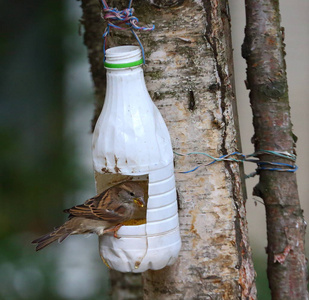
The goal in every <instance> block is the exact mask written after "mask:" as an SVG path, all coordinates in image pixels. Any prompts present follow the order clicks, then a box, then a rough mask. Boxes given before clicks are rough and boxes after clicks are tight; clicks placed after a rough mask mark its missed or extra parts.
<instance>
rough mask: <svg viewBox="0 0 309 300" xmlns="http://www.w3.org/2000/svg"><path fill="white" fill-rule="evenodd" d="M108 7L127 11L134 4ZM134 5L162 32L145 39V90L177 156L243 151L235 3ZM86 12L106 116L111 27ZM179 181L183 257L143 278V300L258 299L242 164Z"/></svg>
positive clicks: (178, 163)
mask: <svg viewBox="0 0 309 300" xmlns="http://www.w3.org/2000/svg"><path fill="white" fill-rule="evenodd" d="M108 5H109V6H111V7H117V8H118V9H123V8H125V7H126V6H127V5H128V3H127V1H108ZM133 7H134V8H135V15H136V16H137V17H138V18H139V19H140V21H142V22H143V23H145V24H153V23H154V24H155V26H156V29H155V31H153V32H151V33H142V34H139V36H140V37H141V40H142V43H143V45H144V47H145V53H146V66H145V77H146V83H147V87H148V90H149V92H150V95H151V96H152V99H153V100H154V102H155V104H156V105H157V107H158V108H159V109H160V111H161V113H162V115H163V118H164V119H165V122H166V124H167V126H168V128H169V131H170V134H171V139H172V144H173V148H174V150H175V151H176V152H181V153H188V152H192V151H199V152H205V153H208V154H210V155H212V156H215V157H218V156H221V155H224V154H228V153H232V152H234V151H237V150H240V148H239V143H240V140H239V137H238V131H237V126H238V124H237V112H236V103H235V93H234V92H235V91H234V83H233V66H232V46H231V36H230V21H229V18H230V16H229V8H228V2H227V1H226V0H212V1H209V0H204V1H199V0H185V1H183V0H153V1H152V3H148V2H146V1H145V0H135V1H134V2H133ZM82 8H83V20H82V23H83V24H84V26H85V35H84V37H85V44H86V45H87V47H88V53H89V60H90V64H91V71H92V76H93V80H94V83H95V90H96V96H97V101H98V105H97V107H98V111H99V110H100V107H101V105H102V103H103V99H104V93H105V90H104V87H105V79H104V71H103V63H102V61H103V54H102V41H101V35H102V33H103V31H104V27H105V24H104V22H103V21H102V20H101V19H100V10H99V6H98V2H97V1H96V0H82ZM129 37H130V35H129V34H126V33H123V32H121V33H118V32H117V33H115V34H113V38H112V41H113V42H116V44H118V45H120V44H127V43H132V42H134V40H132V38H131V40H130V39H129ZM94 119H96V117H95V118H94ZM206 161H207V162H208V161H209V160H207V159H205V156H198V155H196V156H186V157H175V170H176V172H177V171H180V170H190V169H192V168H194V167H196V166H197V165H202V164H203V163H205V162H206ZM176 180H177V190H178V196H179V197H178V198H179V199H178V200H179V214H180V229H181V235H182V243H183V244H182V250H181V253H180V256H179V259H178V261H177V262H176V263H175V265H173V266H171V267H167V268H165V269H163V270H160V271H148V272H145V273H144V274H143V285H144V299H151V300H154V299H164V300H168V299H229V300H230V299H255V298H256V289H255V282H254V269H253V264H252V260H251V252H250V247H249V241H248V234H247V222H246V212H245V202H244V191H243V188H242V187H243V184H242V181H241V169H240V166H239V165H238V163H235V162H218V163H216V164H213V165H211V166H209V167H207V168H206V167H203V166H201V167H200V168H199V169H198V170H196V171H195V172H192V173H188V174H180V173H176ZM126 276H127V275H126ZM137 297H139V296H137Z"/></svg>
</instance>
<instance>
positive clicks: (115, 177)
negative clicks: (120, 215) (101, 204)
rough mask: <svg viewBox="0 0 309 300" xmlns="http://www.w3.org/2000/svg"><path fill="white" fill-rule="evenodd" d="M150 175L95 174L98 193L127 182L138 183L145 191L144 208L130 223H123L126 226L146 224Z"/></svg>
mask: <svg viewBox="0 0 309 300" xmlns="http://www.w3.org/2000/svg"><path fill="white" fill-rule="evenodd" d="M148 177H149V176H148V175H139V176H131V175H122V174H102V173H98V172H95V180H96V183H97V191H98V193H101V192H103V191H104V190H106V189H108V188H110V187H112V186H115V185H117V184H120V183H123V182H126V181H136V182H138V183H139V185H140V186H141V187H142V188H143V190H144V201H145V205H144V207H142V208H140V209H139V210H138V212H137V213H136V214H135V215H134V216H133V218H132V219H131V220H129V221H126V222H123V223H122V224H123V225H124V226H138V225H142V224H146V215H147V204H148V197H149V196H148V184H149V178H148Z"/></svg>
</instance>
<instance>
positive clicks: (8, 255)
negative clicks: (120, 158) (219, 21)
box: [0, 0, 309, 300]
mask: <svg viewBox="0 0 309 300" xmlns="http://www.w3.org/2000/svg"><path fill="white" fill-rule="evenodd" d="M4 2H5V1H4V0H2V1H0V11H1V19H0V28H1V35H0V70H1V72H0V137H1V147H0V151H1V152H0V172H1V180H0V199H1V200H0V201H1V202H0V203H1V209H0V300H2V299H4V300H15V299H46V300H52V299H90V300H92V299H94V300H95V299H101V300H102V299H108V288H109V284H108V280H107V275H106V274H107V270H106V267H105V266H104V265H103V264H102V262H101V260H100V257H99V255H98V245H97V238H96V237H95V236H91V237H88V238H87V240H86V241H85V237H78V236H76V237H73V238H70V239H68V240H66V242H65V243H63V244H62V245H52V246H50V247H48V248H46V249H44V250H43V251H40V252H38V253H36V252H35V250H34V248H35V247H34V245H32V244H31V240H33V239H34V238H36V237H38V236H40V235H41V234H44V233H47V232H49V231H51V230H52V229H53V227H55V226H57V225H59V224H61V222H63V220H64V219H65V217H66V216H65V215H64V214H63V213H62V210H63V209H64V208H66V207H70V206H71V205H73V204H77V203H82V202H83V201H85V200H86V199H87V198H89V197H91V196H93V195H94V194H95V189H94V179H93V175H92V163H91V134H90V128H91V119H92V110H93V102H94V99H93V91H92V83H91V79H90V74H89V66H88V62H87V51H86V48H85V46H84V45H83V39H82V33H83V32H82V28H81V27H80V25H79V19H80V18H81V14H82V12H81V9H80V2H79V1H76V0H65V1H64V0H63V1H54V0H45V1H38V0H29V1H16V0H12V1H6V3H4ZM281 3H282V5H288V4H289V1H288V0H284V1H281ZM293 3H294V4H295V7H294V6H293V8H285V9H287V11H292V9H297V11H298V12H301V14H300V16H297V14H296V16H295V19H294V21H293V22H292V23H293V26H294V25H295V24H297V21H299V20H302V19H301V17H302V18H303V17H305V15H306V11H307V12H308V7H309V6H308V3H307V4H306V3H305V0H296V1H295V2H293ZM230 4H231V10H232V18H233V19H232V20H233V22H234V23H233V38H234V48H235V62H236V74H237V72H238V73H239V74H241V76H238V77H237V78H236V79H237V84H238V85H237V86H238V91H237V93H238V101H239V111H240V122H241V127H242V130H243V132H242V136H243V137H245V138H243V139H242V140H243V143H244V145H243V146H244V147H243V148H244V152H246V153H247V154H248V153H249V152H250V153H251V152H253V151H251V148H252V145H251V143H250V137H251V135H252V131H250V130H248V128H252V126H251V112H250V107H249V103H248V96H247V94H246V92H243V91H241V89H242V88H244V84H243V79H242V78H244V77H245V66H244V64H245V62H244V60H243V59H242V58H241V57H240V54H239V52H240V46H241V43H242V39H243V28H244V23H243V20H244V3H243V1H238V0H231V1H230ZM297 6H298V7H297ZM285 7H287V6H285ZM290 15H291V17H292V16H294V15H295V14H293V13H290ZM306 16H307V15H306ZM284 20H286V19H283V21H284ZM241 22H242V23H241ZM302 22H303V23H298V25H299V27H297V29H296V31H297V30H298V35H299V37H300V39H301V42H297V45H295V43H296V42H295V41H291V42H290V43H289V42H287V45H288V46H290V47H291V48H290V50H289V49H287V50H288V53H292V56H293V55H294V56H296V58H300V57H301V55H303V54H301V53H293V51H294V49H302V50H303V51H305V50H307V49H308V38H307V40H305V42H304V37H305V36H307V34H308V26H307V27H306V28H304V25H308V21H307V23H306V22H304V21H302ZM284 26H286V27H287V26H288V25H287V24H284ZM289 28H291V27H287V28H286V35H287V39H288V38H289V37H291V36H292V37H294V36H296V35H297V34H295V33H294V32H293V31H292V32H291V31H289ZM300 29H302V30H300ZM306 41H307V42H306ZM302 43H303V44H302ZM296 46H297V47H296ZM307 51H308V50H307ZM239 66H240V67H239ZM291 66H292V67H291ZM293 67H296V69H298V70H297V72H299V70H301V69H303V70H304V72H305V73H306V72H307V75H308V60H307V61H303V62H301V64H300V65H297V64H296V66H295V64H293V65H292V64H291V63H290V65H289V61H288V74H290V75H288V76H289V81H290V91H291V93H290V94H291V95H292V96H293V95H294V94H293V93H295V92H294V90H295V89H298V94H297V96H295V97H297V98H301V97H303V96H304V95H305V88H306V85H301V83H300V82H301V80H302V79H303V78H306V77H304V74H303V75H299V77H297V76H296V75H295V76H294V74H293V70H294V69H293ZM289 72H290V73H289ZM307 78H308V76H307ZM291 80H292V84H291ZM305 80H306V79H305ZM293 82H294V83H295V82H297V84H298V85H297V84H296V87H295V85H293ZM301 88H303V89H304V90H303V91H302V90H301ZM299 92H300V94H299ZM295 95H296V94H295ZM293 97H294V96H293ZM293 97H292V98H293ZM303 99H304V100H305V97H303ZM292 100H293V99H291V105H292V113H293V109H294V120H295V123H296V124H295V125H296V134H297V135H298V136H299V137H300V138H301V139H300V142H301V141H303V140H304V139H305V140H306V141H307V142H308V134H307V129H308V118H306V117H304V116H302V115H301V114H302V113H304V114H307V111H308V109H305V106H304V105H305V104H302V105H301V106H300V110H299V111H297V108H295V107H296V105H295V104H294V105H295V106H293V102H292ZM306 105H307V106H308V104H306ZM244 107H245V110H244ZM293 107H294V108H293ZM297 107H298V106H297ZM292 117H293V114H292ZM306 122H307V123H306ZM244 128H245V130H244ZM298 128H302V129H303V131H304V132H305V133H300V132H299V131H300V129H298ZM297 130H298V131H297ZM304 145H305V146H301V147H300V158H301V156H302V155H303V157H304V159H305V160H304V161H303V163H302V165H305V166H306V165H308V159H307V157H308V156H307V154H306V153H307V152H308V144H304ZM306 159H307V160H306ZM302 170H305V172H307V173H300V174H301V176H300V178H304V179H305V180H306V178H308V168H303V169H302ZM250 171H251V170H248V173H249V172H250ZM300 172H303V171H301V170H300ZM306 175H307V176H306ZM300 189H301V195H305V194H306V192H307V194H308V185H307V184H306V183H305V184H302V183H300ZM248 194H249V195H250V194H251V187H250V188H248ZM307 194H306V195H307ZM251 198H252V197H251ZM303 198H304V197H303ZM303 200H304V199H303ZM248 207H249V208H248V213H249V225H250V231H251V241H252V245H253V247H254V249H257V250H256V251H255V250H254V258H255V265H256V271H257V273H258V277H257V284H258V291H259V299H263V300H267V299H270V296H269V290H268V287H267V281H266V257H265V253H264V250H263V249H264V246H266V239H265V232H266V231H265V219H264V211H263V206H262V205H258V207H255V206H254V199H253V200H252V199H249V201H248ZM257 212H258V213H257ZM250 214H251V215H250ZM257 218H259V219H257ZM251 220H252V221H251Z"/></svg>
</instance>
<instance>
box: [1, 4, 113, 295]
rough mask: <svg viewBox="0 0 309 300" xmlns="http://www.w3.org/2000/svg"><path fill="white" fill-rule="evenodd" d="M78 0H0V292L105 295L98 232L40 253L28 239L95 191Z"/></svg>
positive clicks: (89, 99)
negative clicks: (67, 208) (92, 235)
mask: <svg viewBox="0 0 309 300" xmlns="http://www.w3.org/2000/svg"><path fill="white" fill-rule="evenodd" d="M4 2H5V3H4ZM79 6H80V2H77V1H75V0H67V1H53V0H45V1H38V0H30V1H14V0H13V1H1V4H0V11H1V20H0V28H1V40H0V65H1V72H0V101H1V102H0V137H1V148H0V151H1V153H0V157H1V159H0V170H1V181H0V199H1V209H0V299H5V300H9V299H46V300H48V299H104V298H105V297H106V295H107V288H108V281H107V279H106V267H105V266H104V265H103V264H102V263H101V260H100V257H99V255H98V249H97V248H98V246H97V239H96V237H89V238H88V240H87V241H86V243H85V241H84V239H85V238H79V237H76V238H73V239H70V240H68V243H64V244H63V245H60V246H58V247H57V245H54V246H51V248H46V249H44V250H43V251H40V252H38V253H36V252H35V250H34V249H35V247H34V245H32V244H31V243H30V242H31V240H33V239H34V238H36V237H38V236H39V235H42V234H44V233H47V232H49V231H51V230H52V229H53V228H54V227H55V226H57V225H60V224H61V222H63V220H64V218H65V217H66V216H65V215H64V214H63V213H62V210H63V209H64V208H65V207H68V206H70V205H72V204H73V203H81V202H83V201H85V200H86V199H87V198H88V197H90V196H92V195H94V193H95V189H94V180H93V177H92V167H91V153H90V149H91V135H90V120H91V114H92V103H93V96H92V91H91V82H90V75H89V72H88V69H89V67H88V66H87V53H86V49H85V47H84V46H83V41H82V36H81V35H79V30H80V28H79V18H80V17H81V9H80V7H79ZM77 132H80V135H79V134H77ZM87 151H88V152H87ZM85 245H87V247H89V248H86V249H84V248H85Z"/></svg>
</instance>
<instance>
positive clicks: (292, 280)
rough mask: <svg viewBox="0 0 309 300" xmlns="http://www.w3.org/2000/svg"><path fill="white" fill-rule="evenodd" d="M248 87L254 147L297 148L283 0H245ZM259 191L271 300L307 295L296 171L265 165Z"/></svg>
mask: <svg viewBox="0 0 309 300" xmlns="http://www.w3.org/2000/svg"><path fill="white" fill-rule="evenodd" d="M246 19H247V22H246V36H245V41H244V44H243V49H242V50H243V51H242V52H243V57H244V58H245V59H246V61H247V65H248V69H247V86H248V89H250V101H251V107H252V111H253V125H254V130H255V135H254V138H253V141H254V146H255V152H257V153H258V152H260V151H261V150H272V151H276V152H283V153H288V154H294V153H295V149H294V147H295V142H296V139H295V136H294V135H293V132H292V123H291V117H290V107H289V97H288V85H287V78H286V65H285V60H284V56H285V51H284V43H283V39H284V32H283V28H281V27H280V13H279V1H278V0H276V1H275V0H261V1H253V0H246ZM259 158H260V159H261V160H262V161H267V162H274V163H277V162H279V163H286V164H292V162H291V161H290V160H289V159H286V158H280V157H276V156H272V155H265V154H263V153H262V154H260V155H259ZM254 194H255V195H256V196H259V197H261V198H262V199H263V200H264V203H265V209H266V219H267V240H268V245H267V254H268V267H267V274H268V280H269V286H270V289H271V294H272V299H291V300H292V299H295V300H298V299H308V291H307V261H306V257H305V241H304V239H305V228H306V225H305V222H304V217H303V212H302V209H301V207H300V202H299V196H298V190H297V182H296V175H295V173H290V172H274V171H267V170H260V181H259V183H258V185H257V186H256V187H255V188H254Z"/></svg>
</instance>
